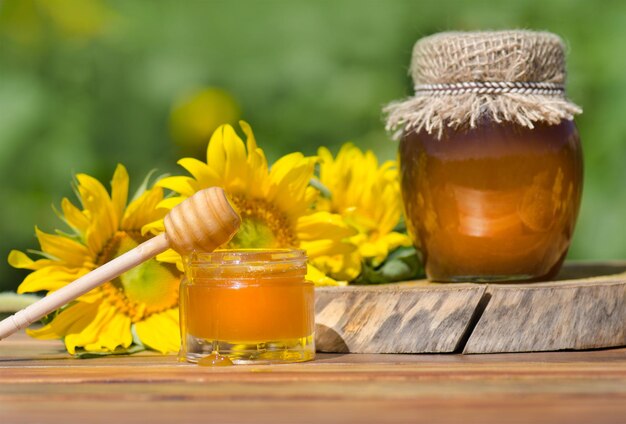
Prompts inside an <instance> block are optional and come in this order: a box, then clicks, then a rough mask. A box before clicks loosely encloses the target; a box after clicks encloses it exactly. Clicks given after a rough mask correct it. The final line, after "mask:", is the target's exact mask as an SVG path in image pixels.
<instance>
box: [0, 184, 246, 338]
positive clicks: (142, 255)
mask: <svg viewBox="0 0 626 424" xmlns="http://www.w3.org/2000/svg"><path fill="white" fill-rule="evenodd" d="M164 223H165V232H164V233H161V234H159V235H157V236H155V237H153V238H151V239H150V240H147V241H145V242H143V243H142V244H140V245H139V246H137V247H135V248H134V249H132V250H129V251H128V252H126V253H124V254H123V255H120V256H118V257H117V258H115V259H113V260H111V261H109V262H107V263H105V264H104V265H102V266H100V267H98V268H96V269H94V270H93V271H91V272H90V273H88V274H85V275H83V276H82V277H80V278H79V279H78V280H76V281H74V282H72V283H70V284H68V285H67V286H65V287H63V288H61V289H59V290H57V291H55V292H53V293H51V294H49V295H48V296H46V297H44V298H43V299H41V300H39V301H37V302H35V303H33V304H32V305H30V306H28V307H26V308H24V309H22V310H20V311H18V312H16V313H15V314H14V315H11V316H10V317H8V318H6V319H5V320H3V321H0V340H2V339H4V338H6V337H8V336H10V335H11V334H13V333H15V332H16V331H19V330H22V329H24V328H26V327H28V326H29V325H30V324H32V323H33V322H35V321H38V320H39V319H41V318H42V317H43V316H45V315H48V314H49V313H51V312H53V311H54V310H56V309H58V308H60V307H61V306H63V305H65V304H67V303H68V302H70V301H72V300H74V299H76V298H77V297H79V296H81V295H83V294H85V293H87V292H88V291H90V290H92V289H94V288H96V287H98V286H100V285H102V284H104V283H106V282H107V281H110V280H112V279H114V278H115V277H118V276H119V275H121V274H123V273H124V272H126V271H128V270H129V269H131V268H133V267H135V266H137V265H139V264H140V263H142V262H144V261H146V260H148V259H150V258H152V257H154V256H156V255H158V254H159V253H161V252H163V251H165V250H167V249H168V248H170V247H171V248H173V249H174V250H176V251H177V252H178V253H181V254H186V253H190V252H192V251H194V250H202V251H206V252H211V251H213V250H215V249H216V248H217V247H218V246H220V245H222V244H224V243H226V242H227V241H229V240H230V239H231V237H232V236H233V235H234V234H235V233H236V232H237V229H238V228H239V225H240V224H241V218H239V215H237V213H236V212H235V211H234V209H233V208H232V206H231V205H230V203H229V202H228V199H227V198H226V194H225V193H224V190H223V189H221V188H219V187H211V188H207V189H205V190H201V191H198V192H197V193H195V194H194V195H193V196H191V197H190V198H188V199H186V200H185V201H184V202H182V203H181V204H179V205H177V206H176V207H174V209H172V210H171V211H170V213H168V214H167V215H166V216H165V219H164Z"/></svg>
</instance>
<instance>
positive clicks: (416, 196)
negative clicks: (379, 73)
mask: <svg viewBox="0 0 626 424" xmlns="http://www.w3.org/2000/svg"><path fill="white" fill-rule="evenodd" d="M411 69H412V72H413V79H414V81H415V84H416V87H415V89H416V94H415V96H414V97H413V98H410V99H408V100H405V101H404V102H402V103H395V104H392V105H390V106H389V107H388V109H387V111H388V112H389V113H390V115H389V127H390V128H399V129H400V132H401V140H400V147H399V157H400V171H401V186H402V197H403V201H404V206H405V218H406V223H407V227H408V229H409V233H410V234H411V236H412V238H413V240H414V243H415V245H416V246H417V248H418V249H419V250H420V252H421V254H422V258H423V262H424V266H425V270H426V274H427V276H428V278H429V279H431V280H435V281H443V282H445V281H490V282H498V281H534V280H545V279H550V278H552V277H553V276H555V275H556V273H557V272H558V271H559V268H560V267H561V264H562V263H563V261H564V259H565V256H566V254H567V250H568V248H569V245H570V241H571V238H572V235H573V231H574V225H575V222H576V218H577V215H578V209H579V205H580V201H581V193H582V176H583V175H582V173H583V164H582V151H581V146H580V140H579V136H578V131H577V129H576V126H575V124H574V122H573V115H574V114H575V113H579V112H580V110H579V108H578V107H577V106H576V105H574V104H572V103H571V102H569V100H567V99H566V98H565V95H564V82H565V59H564V48H563V43H562V41H561V40H560V38H559V37H557V36H555V35H553V34H549V33H536V32H530V31H503V32H477V33H443V34H438V35H435V36H431V37H427V38H425V39H422V40H420V41H418V42H417V44H416V46H415V48H414V51H413V63H412V67H411Z"/></svg>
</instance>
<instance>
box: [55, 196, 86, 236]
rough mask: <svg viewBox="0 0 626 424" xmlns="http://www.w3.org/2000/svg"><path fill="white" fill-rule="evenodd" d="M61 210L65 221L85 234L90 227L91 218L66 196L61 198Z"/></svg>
mask: <svg viewBox="0 0 626 424" xmlns="http://www.w3.org/2000/svg"><path fill="white" fill-rule="evenodd" d="M61 210H62V211H63V217H64V219H65V222H67V224H68V225H69V226H70V227H72V228H73V229H75V230H76V231H78V232H79V233H81V234H84V232H85V230H87V228H88V227H89V218H88V217H87V216H86V215H85V214H84V213H83V212H82V211H81V210H80V209H79V208H77V207H76V206H74V204H73V203H72V202H70V200H69V199H68V198H66V197H64V198H63V200H61Z"/></svg>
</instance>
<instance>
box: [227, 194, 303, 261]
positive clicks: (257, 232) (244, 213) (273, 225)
mask: <svg viewBox="0 0 626 424" xmlns="http://www.w3.org/2000/svg"><path fill="white" fill-rule="evenodd" d="M231 199H232V202H233V204H234V206H235V207H236V209H237V210H238V212H239V216H241V226H240V227H239V231H237V234H235V237H233V239H232V240H231V241H230V242H229V243H228V245H227V246H226V247H227V248H239V249H248V248H275V247H295V246H297V245H298V238H297V237H296V234H295V231H294V230H293V228H292V226H291V225H290V223H289V220H288V219H287V217H286V216H285V214H283V213H282V212H280V211H279V210H278V209H277V208H276V207H274V206H273V205H271V204H269V203H268V202H266V201H264V200H262V199H250V198H246V197H244V196H239V195H235V196H232V198H231Z"/></svg>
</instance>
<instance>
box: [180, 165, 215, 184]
mask: <svg viewBox="0 0 626 424" xmlns="http://www.w3.org/2000/svg"><path fill="white" fill-rule="evenodd" d="M178 164H179V165H180V166H182V167H183V168H185V169H186V170H187V172H189V173H190V174H191V175H193V177H194V178H195V179H196V181H197V182H198V185H199V186H200V187H202V188H207V187H213V186H220V185H222V179H221V178H220V176H219V175H218V174H217V173H216V172H215V171H214V170H213V169H211V168H209V166H208V165H207V164H206V163H204V162H201V161H199V160H198V159H195V158H182V159H180V160H179V161H178Z"/></svg>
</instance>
